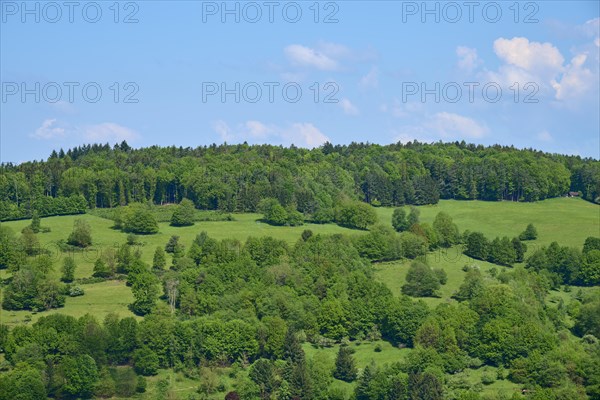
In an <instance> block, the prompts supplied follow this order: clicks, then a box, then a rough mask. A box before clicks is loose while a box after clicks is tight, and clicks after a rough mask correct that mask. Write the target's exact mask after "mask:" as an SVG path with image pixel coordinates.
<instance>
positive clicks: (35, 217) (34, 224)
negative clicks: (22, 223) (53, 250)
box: [29, 210, 42, 233]
mask: <svg viewBox="0 0 600 400" xmlns="http://www.w3.org/2000/svg"><path fill="white" fill-rule="evenodd" d="M41 225H42V224H41V222H40V213H39V212H38V211H37V210H33V211H32V212H31V224H30V225H29V227H30V228H31V230H32V231H33V233H38V232H39V231H40V229H41V228H42V226H41Z"/></svg>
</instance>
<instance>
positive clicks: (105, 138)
mask: <svg viewBox="0 0 600 400" xmlns="http://www.w3.org/2000/svg"><path fill="white" fill-rule="evenodd" d="M83 134H84V136H85V138H86V139H88V140H92V141H97V142H120V141H123V140H127V141H134V140H136V139H138V138H139V137H140V136H139V134H138V133H137V132H136V131H134V130H132V129H129V128H126V127H124V126H122V125H119V124H115V123H114V122H104V123H101V124H97V125H88V126H85V127H84V128H83Z"/></svg>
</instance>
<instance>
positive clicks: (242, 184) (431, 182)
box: [0, 142, 600, 222]
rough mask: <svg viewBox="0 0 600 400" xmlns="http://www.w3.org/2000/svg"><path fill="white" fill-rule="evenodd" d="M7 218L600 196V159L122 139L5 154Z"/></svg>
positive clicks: (311, 214) (318, 212) (475, 150)
mask: <svg viewBox="0 0 600 400" xmlns="http://www.w3.org/2000/svg"><path fill="white" fill-rule="evenodd" d="M0 170H1V171H2V173H1V174H0V220H2V221H7V220H14V219H21V218H30V217H31V215H32V211H33V210H36V211H37V212H38V213H39V214H40V215H41V216H51V215H66V214H78V213H83V212H85V209H86V208H96V207H98V208H110V207H115V206H119V205H120V206H124V205H127V204H129V203H134V202H151V203H154V204H165V203H179V202H180V201H181V200H183V199H184V198H187V199H190V200H191V201H193V203H194V204H195V206H196V208H198V209H203V210H222V211H226V212H254V211H257V207H258V205H259V203H260V201H261V200H263V199H265V198H275V199H277V200H278V201H279V202H280V204H281V205H282V206H283V207H288V208H289V207H293V208H294V209H295V210H296V211H298V212H300V213H302V214H304V215H305V218H307V219H309V220H312V221H315V222H330V221H332V220H333V210H334V209H335V207H336V206H337V205H338V204H339V202H340V201H343V200H345V199H351V200H360V201H363V202H366V203H368V204H371V205H373V206H401V205H405V204H414V205H423V204H435V203H437V202H438V201H439V199H457V200H489V201H497V200H512V201H527V202H532V201H538V200H543V199H546V198H552V197H558V196H563V195H566V194H567V193H568V192H577V193H579V194H580V195H581V197H582V198H584V199H585V200H588V201H591V202H596V203H597V202H599V201H600V198H599V197H600V162H599V161H598V160H593V159H582V158H581V157H579V156H564V155H557V154H548V153H543V152H540V151H535V150H532V149H524V150H518V149H515V148H513V147H503V146H491V147H484V146H482V145H473V144H466V143H464V142H455V143H434V144H423V143H419V142H408V143H406V144H401V143H398V144H393V145H388V146H381V145H375V144H368V143H366V144H365V143H352V144H350V145H347V146H346V145H344V146H341V145H337V146H334V145H332V144H330V143H326V144H325V145H323V146H321V147H320V148H316V149H313V150H307V149H302V148H297V147H293V146H292V147H290V148H284V147H281V146H272V145H254V146H250V145H247V144H239V145H226V144H224V145H219V146H217V145H211V146H205V147H198V148H195V149H192V148H181V147H166V148H161V147H157V146H153V147H149V148H142V149H133V148H131V147H130V146H129V145H128V144H127V143H126V142H122V143H121V144H117V145H114V146H113V147H111V146H110V145H108V144H105V145H99V144H93V145H85V146H81V147H77V148H74V149H69V150H67V151H66V152H65V151H64V150H62V149H61V150H60V151H58V152H56V151H53V152H52V154H50V156H49V158H48V159H47V160H46V161H31V162H24V163H21V164H19V165H13V164H2V165H1V166H0Z"/></svg>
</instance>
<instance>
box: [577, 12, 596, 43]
mask: <svg viewBox="0 0 600 400" xmlns="http://www.w3.org/2000/svg"><path fill="white" fill-rule="evenodd" d="M579 29H580V30H581V31H582V32H583V33H584V34H585V35H586V36H588V37H596V38H598V35H600V17H597V18H594V19H590V20H589V21H585V24H583V25H580V27H579Z"/></svg>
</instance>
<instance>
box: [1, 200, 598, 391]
mask: <svg viewBox="0 0 600 400" xmlns="http://www.w3.org/2000/svg"><path fill="white" fill-rule="evenodd" d="M419 209H420V211H421V221H422V222H428V223H432V222H433V219H434V217H435V215H436V214H437V213H438V212H440V211H445V212H446V213H448V214H450V215H451V216H452V217H453V219H454V222H455V223H456V224H457V225H458V227H459V229H460V230H461V232H462V231H464V230H471V231H481V232H483V233H484V234H485V235H486V236H487V237H488V238H490V239H492V238H494V237H496V236H509V237H513V236H517V235H518V234H519V233H520V232H522V231H523V230H524V229H525V227H526V225H527V224H528V223H533V224H534V225H535V226H536V228H537V230H538V239H537V240H535V241H530V242H527V245H528V247H529V250H528V253H531V252H532V251H533V250H534V249H535V248H537V246H546V245H548V244H550V243H551V242H553V241H557V242H559V243H560V244H562V245H569V246H574V247H581V246H582V244H583V242H584V240H585V238H586V237H588V236H600V207H599V206H598V205H594V204H591V203H588V202H585V201H583V200H581V199H574V198H558V199H551V200H545V201H542V202H538V203H513V202H481V201H460V202H459V201H452V200H445V201H444V200H443V201H440V202H439V204H437V205H434V206H422V207H419ZM159 212H163V213H164V210H161V211H159ZM392 212H393V209H392V208H378V209H377V213H378V215H379V222H380V223H383V224H385V225H390V226H391V215H392ZM79 218H81V219H84V220H86V221H87V222H89V224H90V225H91V227H92V238H93V245H92V246H91V247H90V248H89V249H87V250H86V251H84V252H76V253H74V254H73V257H74V259H75V262H76V264H77V270H76V274H75V276H76V278H86V277H90V276H91V275H92V270H93V263H94V261H95V260H96V258H97V257H98V256H99V255H100V254H101V253H102V251H105V249H107V248H111V247H112V248H116V246H118V245H120V244H122V243H124V242H125V241H126V238H127V235H126V234H125V233H122V232H120V231H118V230H114V229H113V228H112V225H113V222H112V221H111V220H109V219H106V218H102V217H100V216H97V215H92V214H84V215H77V216H63V217H51V218H43V219H42V226H44V227H48V228H50V229H51V231H50V232H48V233H40V234H38V238H39V240H40V243H41V245H42V246H43V247H45V248H47V249H48V250H50V252H51V254H52V257H53V260H54V271H53V272H52V274H53V275H54V276H55V277H56V278H58V277H59V276H60V266H61V265H62V261H63V259H64V257H67V256H68V255H67V254H65V253H61V252H60V251H59V250H58V248H57V246H56V242H57V241H59V240H61V239H66V238H67V236H68V235H69V232H70V231H71V230H72V228H73V222H74V221H75V220H76V219H79ZM260 218H261V215H259V214H233V219H234V220H233V221H225V220H222V221H202V222H197V223H196V224H195V225H194V226H191V227H181V228H176V227H171V226H169V224H168V223H167V222H160V223H159V228H160V231H159V233H158V234H155V235H149V236H139V237H138V238H139V241H140V249H141V252H142V258H143V260H144V261H146V262H148V263H151V261H152V255H153V252H154V249H155V247H156V246H161V247H163V246H164V245H165V244H166V242H167V241H168V239H169V237H170V236H171V235H179V236H180V237H181V243H183V244H184V245H185V246H186V248H189V246H190V244H191V242H192V240H193V239H194V237H195V235H196V234H198V233H200V232H201V231H206V232H207V233H208V234H209V236H211V237H214V238H215V239H225V238H233V239H239V240H240V241H244V240H245V239H246V238H248V237H250V236H257V237H258V236H266V235H268V236H273V237H276V238H278V239H282V240H285V241H286V242H287V243H288V244H289V245H293V244H294V243H295V242H296V241H297V240H298V239H299V238H300V235H301V233H302V232H303V231H304V230H305V229H310V230H312V231H313V232H314V233H320V234H333V233H345V234H352V235H355V234H361V233H362V232H361V231H356V230H350V229H346V228H342V227H339V226H337V225H333V224H325V225H317V224H306V225H304V226H299V227H275V226H271V225H268V224H266V223H263V222H261V221H260ZM29 223H30V221H29V220H22V221H12V222H4V223H2V225H3V226H8V227H10V228H11V229H12V230H14V231H15V233H18V232H20V231H21V229H23V228H24V227H25V226H27V225H28V224H29ZM427 259H428V262H429V264H430V265H431V266H432V267H435V268H442V269H444V270H445V271H446V273H447V276H448V282H447V283H446V285H443V286H442V288H441V289H440V292H439V295H440V297H436V298H425V299H423V300H424V301H425V302H426V303H427V304H428V305H429V306H431V307H435V306H436V305H438V304H440V303H442V302H447V301H453V300H452V299H451V296H452V294H453V293H454V292H455V291H456V290H457V289H458V287H459V286H460V284H461V283H462V281H463V279H464V275H465V272H464V271H463V270H462V268H463V266H464V265H477V266H479V268H481V269H482V270H483V271H489V270H490V269H492V268H496V269H497V271H498V272H500V271H501V270H502V269H503V268H504V267H500V266H496V265H493V264H489V263H487V262H483V261H479V260H473V259H470V258H469V257H466V256H465V255H463V254H462V249H461V247H460V246H456V247H453V248H450V249H445V250H439V251H435V252H431V253H429V254H428V255H427ZM409 264H410V261H405V260H400V261H394V262H386V263H376V264H373V269H374V273H375V278H376V279H377V280H379V281H380V282H383V283H384V284H386V285H387V286H388V287H389V288H390V290H391V291H392V292H393V293H394V294H395V295H400V293H401V287H402V285H403V284H404V281H405V276H406V272H407V270H408V266H409ZM485 275H486V276H487V274H485ZM0 276H1V277H2V278H6V277H7V276H8V273H7V271H0ZM80 286H81V287H82V288H83V289H84V290H85V294H84V295H83V296H80V297H68V298H67V300H66V304H65V307H64V308H61V309H57V310H51V311H46V312H42V313H32V312H30V311H6V310H0V323H3V324H8V325H11V326H14V325H16V324H21V323H26V324H30V323H33V322H35V321H36V320H37V319H38V318H39V317H41V316H43V315H49V314H51V313H64V314H68V315H72V316H75V317H80V316H82V315H84V314H86V313H90V314H93V315H95V316H96V317H97V318H98V319H102V318H104V316H105V315H106V314H108V313H110V312H116V313H118V314H120V315H121V316H132V315H133V313H131V312H130V311H129V309H128V307H127V306H128V304H130V303H131V302H132V301H133V298H132V294H131V291H130V289H129V288H128V287H127V286H126V285H125V282H124V281H117V280H113V281H105V282H100V283H91V284H82V285H80ZM572 296H573V294H572V293H568V292H564V291H559V292H556V291H553V292H552V293H551V294H550V295H549V296H548V298H549V303H552V304H554V303H556V302H557V301H558V300H559V299H563V300H564V301H565V302H567V301H569V300H570V299H571V298H572ZM351 346H352V347H353V348H354V349H355V358H356V361H357V366H358V367H359V370H360V369H363V368H364V367H365V366H366V365H367V364H369V363H370V362H371V361H375V362H376V363H378V364H380V365H381V364H385V363H393V362H397V361H401V360H402V359H404V358H405V357H406V355H407V354H409V352H410V351H411V350H410V349H399V348H395V347H393V346H392V345H391V344H389V343H387V342H383V341H379V342H363V343H361V344H357V343H352V344H351ZM376 346H381V349H382V350H383V351H381V352H378V351H375V347H376ZM337 349H338V347H337V346H333V347H329V348H317V347H314V346H312V345H310V344H308V343H307V344H305V345H304V350H305V352H306V355H307V357H308V358H313V357H315V356H316V355H317V354H319V355H322V356H320V358H319V359H320V360H328V361H327V362H330V363H331V365H333V362H334V359H335V355H336V352H337ZM485 368H486V369H485V373H488V374H492V375H494V376H495V375H496V371H495V369H494V368H491V367H485ZM211 373H212V374H213V376H212V378H213V379H216V380H217V381H219V382H221V383H222V384H223V385H224V386H225V387H227V388H230V387H231V385H232V383H233V382H234V380H235V379H233V378H232V377H231V373H232V371H231V368H227V369H216V370H215V371H213V372H211ZM240 373H242V372H240ZM483 373H484V369H483V368H480V369H476V370H467V371H464V372H462V373H461V375H460V376H457V377H456V379H463V380H464V381H466V382H469V384H470V385H475V384H478V383H480V382H481V377H482V374H483ZM215 377H216V378H215ZM159 380H164V381H168V382H169V391H170V392H171V393H172V394H173V395H174V396H175V397H174V398H179V397H180V396H183V395H187V394H189V393H193V392H195V390H196V389H197V387H198V381H197V380H191V379H189V378H186V377H184V376H183V375H182V374H180V373H175V372H173V371H170V370H169V371H166V370H163V371H161V372H160V373H159V375H157V376H154V377H151V378H149V383H155V382H157V381H159ZM334 386H335V387H337V388H339V389H341V390H343V391H346V392H347V393H351V391H352V390H353V387H354V384H348V383H345V382H341V381H335V383H334ZM148 388H149V391H148V393H147V394H146V395H147V396H150V397H151V396H152V395H153V391H154V390H156V385H154V384H149V386H148ZM517 389H518V385H516V384H513V383H511V382H509V381H508V380H496V381H495V382H494V383H492V384H491V385H487V386H485V385H484V387H483V391H484V393H485V392H489V393H492V392H498V391H502V392H505V393H506V394H508V395H511V394H512V393H513V392H514V391H515V390H517ZM222 397H223V393H217V394H215V395H214V398H222Z"/></svg>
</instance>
